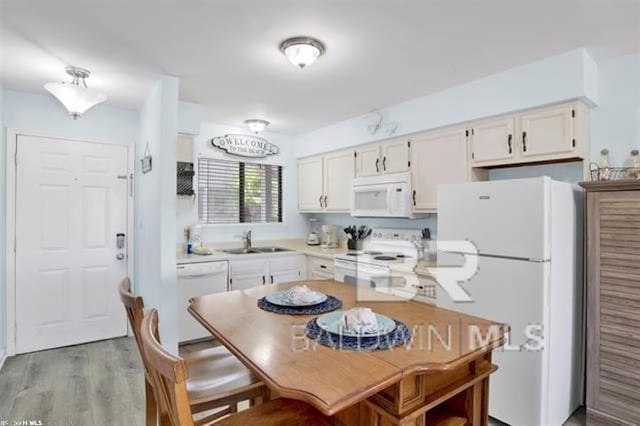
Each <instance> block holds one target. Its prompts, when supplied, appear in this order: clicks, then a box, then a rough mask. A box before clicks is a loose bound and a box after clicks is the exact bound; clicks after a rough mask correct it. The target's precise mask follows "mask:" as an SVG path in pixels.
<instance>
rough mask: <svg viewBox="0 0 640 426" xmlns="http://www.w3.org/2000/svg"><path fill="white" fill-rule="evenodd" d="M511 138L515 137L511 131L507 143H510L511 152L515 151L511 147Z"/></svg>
mask: <svg viewBox="0 0 640 426" xmlns="http://www.w3.org/2000/svg"><path fill="white" fill-rule="evenodd" d="M511 139H513V135H512V134H511V133H509V138H508V140H507V145H509V154H512V153H513V149H512V148H511Z"/></svg>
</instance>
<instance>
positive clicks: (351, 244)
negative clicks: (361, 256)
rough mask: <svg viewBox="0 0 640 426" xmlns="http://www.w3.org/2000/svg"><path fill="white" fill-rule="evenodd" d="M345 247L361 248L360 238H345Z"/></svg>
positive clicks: (350, 248)
mask: <svg viewBox="0 0 640 426" xmlns="http://www.w3.org/2000/svg"><path fill="white" fill-rule="evenodd" d="M347 248H348V249H349V250H362V240H353V239H351V240H347Z"/></svg>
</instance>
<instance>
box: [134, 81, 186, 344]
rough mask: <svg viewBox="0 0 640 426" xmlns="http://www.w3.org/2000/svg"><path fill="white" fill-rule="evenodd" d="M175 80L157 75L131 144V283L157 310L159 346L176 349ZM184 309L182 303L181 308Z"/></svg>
mask: <svg viewBox="0 0 640 426" xmlns="http://www.w3.org/2000/svg"><path fill="white" fill-rule="evenodd" d="M177 137H178V79H177V78H174V77H165V78H162V79H161V80H160V81H159V82H158V83H157V84H156V85H155V86H154V88H153V89H152V91H151V92H150V94H149V96H148V97H147V99H146V101H145V103H144V105H143V107H142V109H141V110H140V128H139V137H138V140H137V142H136V179H135V195H136V197H135V204H136V208H135V228H136V229H135V252H136V256H135V261H136V264H135V283H134V285H135V286H136V293H137V294H139V295H141V296H142V297H144V300H145V305H146V306H147V307H154V308H157V309H158V312H159V316H160V337H161V339H162V343H163V346H164V347H165V348H166V349H167V350H169V351H171V352H173V353H177V351H178V329H177V323H178V306H177V304H176V298H177V287H176V250H175V227H176V216H175V209H176V196H175V193H176V141H177ZM147 144H148V146H149V151H150V153H151V155H152V159H153V160H152V165H153V169H152V170H151V172H149V173H146V174H142V171H141V168H140V161H139V159H140V158H142V157H143V155H144V152H145V147H146V146H147ZM184 309H186V306H185V307H184Z"/></svg>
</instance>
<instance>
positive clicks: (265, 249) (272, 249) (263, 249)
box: [253, 247, 292, 253]
mask: <svg viewBox="0 0 640 426" xmlns="http://www.w3.org/2000/svg"><path fill="white" fill-rule="evenodd" d="M253 250H256V251H258V252H260V253H280V252H283V251H292V250H290V249H286V248H282V247H255V248H254V249H253Z"/></svg>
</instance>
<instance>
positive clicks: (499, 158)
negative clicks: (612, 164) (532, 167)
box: [469, 101, 589, 167]
mask: <svg viewBox="0 0 640 426" xmlns="http://www.w3.org/2000/svg"><path fill="white" fill-rule="evenodd" d="M469 131H470V135H469V141H470V151H471V152H470V155H471V166H472V167H492V166H501V165H507V164H524V163H532V162H544V161H557V160H563V159H583V158H586V157H588V150H589V111H588V109H587V107H586V106H585V105H584V104H583V103H581V102H578V101H575V102H569V103H565V104H562V105H554V106H550V107H544V108H536V109H533V110H530V111H525V112H521V113H518V114H511V115H507V116H504V117H498V118H494V119H490V120H485V121H481V122H479V123H475V124H472V125H471V126H470V127H469Z"/></svg>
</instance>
